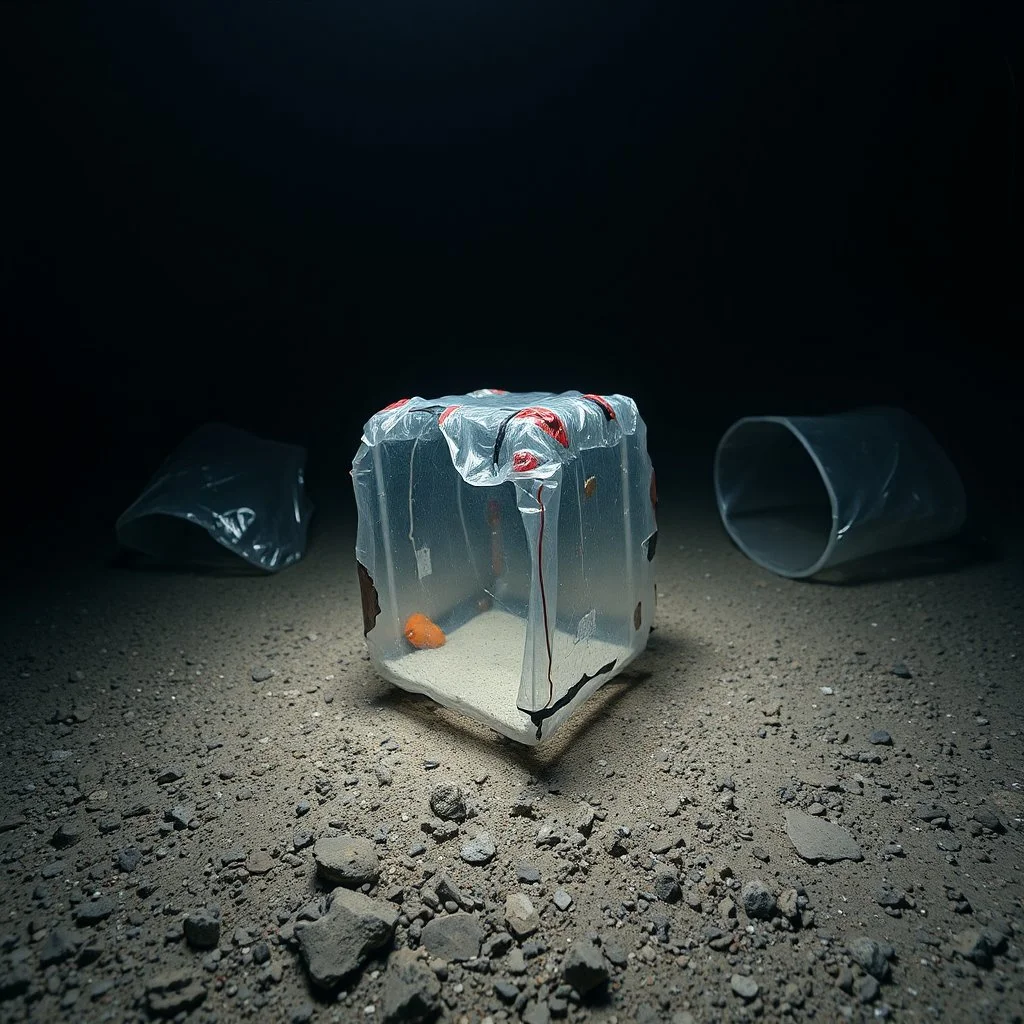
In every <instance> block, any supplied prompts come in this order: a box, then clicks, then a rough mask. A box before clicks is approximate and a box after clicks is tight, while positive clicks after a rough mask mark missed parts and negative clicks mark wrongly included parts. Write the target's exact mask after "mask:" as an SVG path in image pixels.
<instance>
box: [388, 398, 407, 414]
mask: <svg viewBox="0 0 1024 1024" xmlns="http://www.w3.org/2000/svg"><path fill="white" fill-rule="evenodd" d="M409 401H411V399H408V398H400V399H399V400H398V401H397V402H392V403H391V404H390V405H385V406H384V408H383V409H381V412H391V410H392V409H401V408H402V406H403V405H405V403H406V402H409Z"/></svg>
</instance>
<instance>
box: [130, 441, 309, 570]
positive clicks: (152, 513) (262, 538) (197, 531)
mask: <svg viewBox="0 0 1024 1024" xmlns="http://www.w3.org/2000/svg"><path fill="white" fill-rule="evenodd" d="M305 462H306V452H305V449H303V448H301V447H298V446H296V445H290V444H284V443H281V442H278V441H268V440H265V439H263V438H260V437H256V436H254V435H253V434H250V433H248V432H247V431H244V430H240V429H238V428H237V427H232V426H228V425H225V424H220V423H211V424H207V425H205V426H203V427H200V428H199V429H198V430H196V431H195V432H194V433H192V434H190V435H189V436H188V437H187V438H186V439H185V440H184V441H183V442H182V443H181V444H180V445H179V446H178V447H177V448H176V449H175V450H174V452H173V453H172V454H171V455H170V456H169V457H168V458H167V460H166V461H165V462H164V464H163V465H162V466H161V467H160V469H159V470H158V471H157V473H156V474H155V475H154V476H153V478H152V479H151V480H150V482H149V484H148V485H147V486H146V489H145V490H144V491H143V492H142V494H141V495H140V496H139V497H138V499H137V500H136V501H135V502H134V503H133V504H132V505H131V506H130V507H129V508H128V509H126V510H125V512H124V513H122V515H121V516H120V518H119V519H118V520H117V526H116V529H117V539H118V541H119V543H120V544H122V545H123V546H124V547H126V548H130V549H132V550H134V551H137V552H141V553H142V554H144V555H147V556H149V557H150V558H152V559H155V560H156V561H158V562H161V563H173V564H179V565H180V564H201V565H209V564H223V563H224V562H225V561H228V562H233V561H234V559H233V558H231V557H230V556H231V555H235V556H238V557H239V558H242V559H244V560H245V561H246V562H248V563H249V564H250V565H251V566H253V567H255V568H257V569H261V570H263V571H265V572H278V571H280V570H281V569H284V568H285V567H286V566H289V565H292V564H293V563H294V562H296V561H298V560H299V559H300V558H301V557H302V556H303V554H304V553H305V549H306V535H307V530H308V527H309V519H310V516H311V515H312V511H313V506H312V504H311V502H310V501H309V499H308V498H307V496H306V491H305V481H304V470H305Z"/></svg>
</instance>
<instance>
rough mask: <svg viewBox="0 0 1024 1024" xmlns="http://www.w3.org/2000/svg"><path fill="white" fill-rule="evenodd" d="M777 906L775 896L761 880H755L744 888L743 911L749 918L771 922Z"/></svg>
mask: <svg viewBox="0 0 1024 1024" xmlns="http://www.w3.org/2000/svg"><path fill="white" fill-rule="evenodd" d="M776 906H777V903H776V898H775V895H774V894H773V893H772V892H770V891H769V890H768V889H767V888H766V886H765V885H764V883H763V882H762V881H760V879H757V878H754V879H752V880H751V881H749V882H747V884H746V885H745V886H743V909H744V911H745V912H746V915H747V917H750V918H756V919H759V920H762V921H770V920H771V918H772V915H773V914H774V913H775V910H776Z"/></svg>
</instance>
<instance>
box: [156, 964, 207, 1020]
mask: <svg viewBox="0 0 1024 1024" xmlns="http://www.w3.org/2000/svg"><path fill="white" fill-rule="evenodd" d="M205 998H206V988H205V987H204V986H203V984H202V982H200V981H197V980H196V979H195V978H194V977H193V975H192V972H191V971H188V970H180V971H165V972H164V973H163V974H157V975H155V976H154V977H153V978H151V979H150V981H149V983H148V984H147V985H146V1001H147V1002H148V1004H149V1010H150V1012H151V1013H154V1014H156V1015H157V1016H158V1017H176V1016H177V1015H178V1014H179V1013H183V1012H184V1013H189V1012H191V1011H192V1010H194V1009H195V1008H196V1007H197V1006H199V1005H200V1004H201V1003H202V1002H203V1000H204V999H205Z"/></svg>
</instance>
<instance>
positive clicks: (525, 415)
mask: <svg viewBox="0 0 1024 1024" xmlns="http://www.w3.org/2000/svg"><path fill="white" fill-rule="evenodd" d="M513 419H517V420H529V421H530V422H531V423H535V424H536V425H537V426H538V427H540V429H541V430H543V431H544V433H545V434H548V435H550V436H551V437H553V438H554V439H555V440H556V441H557V442H558V443H559V444H560V445H561V446H562V447H563V448H568V447H569V435H568V434H567V433H566V430H565V424H564V423H563V422H562V420H561V418H560V417H559V416H558V415H557V413H553V412H552V411H551V410H550V409H542V408H540V407H539V406H530V407H529V408H528V409H522V410H520V411H519V412H517V413H516V414H515V416H514V417H513Z"/></svg>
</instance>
